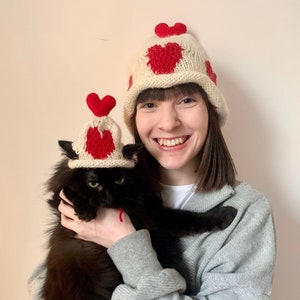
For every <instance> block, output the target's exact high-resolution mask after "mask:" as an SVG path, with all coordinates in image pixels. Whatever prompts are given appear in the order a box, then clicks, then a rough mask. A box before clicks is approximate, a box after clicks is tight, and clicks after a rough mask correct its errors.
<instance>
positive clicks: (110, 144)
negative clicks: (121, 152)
mask: <svg viewBox="0 0 300 300" xmlns="http://www.w3.org/2000/svg"><path fill="white" fill-rule="evenodd" d="M86 138H87V139H86V144H85V146H86V147H85V149H86V151H87V152H88V153H89V154H91V155H92V156H93V158H94V159H105V158H107V157H108V156H109V155H110V154H111V153H112V152H113V151H114V150H115V144H114V140H113V137H112V134H111V132H110V131H108V130H103V131H102V132H101V134H100V132H99V130H98V127H93V128H90V129H89V130H88V132H87V136H86Z"/></svg>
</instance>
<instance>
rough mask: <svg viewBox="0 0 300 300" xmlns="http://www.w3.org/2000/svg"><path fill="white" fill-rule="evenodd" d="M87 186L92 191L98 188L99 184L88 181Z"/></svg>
mask: <svg viewBox="0 0 300 300" xmlns="http://www.w3.org/2000/svg"><path fill="white" fill-rule="evenodd" d="M88 186H89V187H90V188H92V189H96V188H97V187H99V186H100V183H99V182H97V181H88Z"/></svg>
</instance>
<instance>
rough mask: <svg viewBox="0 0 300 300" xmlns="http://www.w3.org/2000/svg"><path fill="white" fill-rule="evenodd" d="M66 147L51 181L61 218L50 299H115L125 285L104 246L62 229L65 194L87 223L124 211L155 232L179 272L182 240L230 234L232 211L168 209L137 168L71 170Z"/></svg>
mask: <svg viewBox="0 0 300 300" xmlns="http://www.w3.org/2000/svg"><path fill="white" fill-rule="evenodd" d="M60 145H61V147H62V148H63V149H64V152H65V155H66V156H67V158H65V159H63V160H62V162H60V163H59V164H58V165H57V167H56V171H55V173H54V175H53V176H52V178H50V180H49V182H48V190H49V191H50V192H51V193H52V198H51V199H50V200H49V201H48V202H49V204H50V206H51V207H52V209H53V212H54V214H55V216H56V218H55V221H54V224H53V226H52V229H51V237H50V241H49V254H48V256H47V261H46V264H47V275H46V279H45V283H44V286H43V289H42V293H41V296H42V298H43V299H45V300H58V299H63V300H96V299H97V300H100V299H110V298H111V294H112V292H113V290H114V289H115V287H116V286H117V285H118V284H120V283H122V277H121V275H120V273H119V272H118V270H117V269H116V267H115V266H114V264H113V262H112V261H111V259H110V257H109V255H108V254H107V251H106V249H105V248H104V247H102V246H100V245H97V244H95V243H92V242H88V241H84V240H81V239H77V238H75V237H74V236H75V234H74V232H72V231H70V230H68V229H66V228H64V227H62V225H61V223H60V213H59V212H58V210H57V208H58V205H59V202H60V201H61V199H60V197H59V192H60V191H61V190H62V189H63V190H64V193H65V195H66V196H67V198H68V199H70V200H72V201H73V205H74V209H75V211H76V213H77V215H78V217H79V218H80V219H82V220H86V221H89V220H91V219H93V218H95V217H96V212H97V210H98V209H99V208H100V209H101V208H103V207H112V208H122V209H123V210H124V211H125V212H127V213H128V215H129V216H130V218H131V221H132V223H133V225H134V226H135V228H136V229H137V230H138V229H142V228H146V229H148V230H149V231H150V234H151V239H152V242H153V247H154V249H155V250H156V252H157V254H158V258H159V260H160V262H161V263H162V265H163V266H164V267H174V266H175V265H177V263H178V262H179V261H181V258H180V246H179V242H178V239H179V237H181V236H186V235H190V234H194V233H201V232H204V231H213V230H221V229H224V228H226V227H227V226H228V225H229V224H230V223H231V222H232V220H233V218H234V217H235V214H236V210H235V209H234V208H232V207H217V208H215V209H213V210H211V211H209V212H206V213H202V214H200V213H194V212H189V211H184V210H176V209H168V208H165V207H163V205H162V202H161V199H160V198H158V197H157V196H156V195H155V194H154V193H153V192H152V191H151V190H150V188H149V184H148V183H147V182H145V180H144V179H143V178H144V176H142V175H141V174H139V173H138V171H137V170H136V169H126V168H111V169H105V168H103V169H101V168H96V169H88V168H86V169H85V168H78V169H70V168H69V167H68V158H71V159H75V158H76V154H75V153H74V151H73V150H72V148H71V143H70V142H62V141H60ZM135 151H136V146H133V145H127V146H125V147H124V148H123V155H124V157H126V158H131V157H132V155H133V154H134V152H135Z"/></svg>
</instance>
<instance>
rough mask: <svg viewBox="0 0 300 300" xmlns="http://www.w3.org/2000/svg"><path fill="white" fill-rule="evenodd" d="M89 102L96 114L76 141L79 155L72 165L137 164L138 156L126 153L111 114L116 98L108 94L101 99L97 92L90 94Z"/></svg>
mask: <svg viewBox="0 0 300 300" xmlns="http://www.w3.org/2000/svg"><path fill="white" fill-rule="evenodd" d="M87 104H88V107H89V108H90V110H91V111H92V112H93V113H94V115H95V116H94V118H93V120H91V121H90V122H88V123H86V124H84V126H83V127H82V129H81V131H80V133H79V137H78V139H77V140H76V141H75V142H74V143H73V144H72V148H73V150H74V151H75V152H76V154H77V155H78V159H70V160H69V162H68V165H69V167H70V168H72V169H74V168H116V167H122V168H133V167H134V165H135V160H134V159H131V160H129V159H126V158H124V157H123V154H122V149H123V144H122V142H121V129H120V127H119V125H118V124H117V123H116V122H115V121H114V120H113V119H112V118H110V117H109V116H107V115H108V114H109V112H110V111H111V109H112V108H113V107H114V106H115V104H116V100H115V99H114V98H113V97H112V96H109V95H107V96H105V97H103V99H102V100H101V99H100V98H99V96H98V95H97V94H95V93H91V94H89V95H88V96H87Z"/></svg>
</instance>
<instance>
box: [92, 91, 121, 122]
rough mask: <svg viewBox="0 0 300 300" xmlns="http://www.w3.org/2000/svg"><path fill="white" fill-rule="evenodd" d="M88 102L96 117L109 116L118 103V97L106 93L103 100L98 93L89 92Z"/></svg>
mask: <svg viewBox="0 0 300 300" xmlns="http://www.w3.org/2000/svg"><path fill="white" fill-rule="evenodd" d="M86 102H87V105H88V107H89V109H90V110H91V111H92V112H93V113H94V115H95V116H96V117H103V116H107V115H108V114H109V112H110V111H111V110H112V109H113V108H114V107H115V105H116V99H115V98H114V97H112V96H110V95H106V96H104V97H103V98H102V100H101V99H100V98H99V96H98V95H97V94H96V93H91V94H89V95H88V96H87V98H86Z"/></svg>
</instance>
